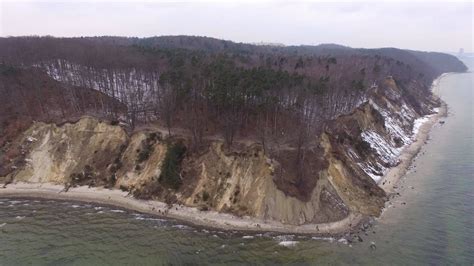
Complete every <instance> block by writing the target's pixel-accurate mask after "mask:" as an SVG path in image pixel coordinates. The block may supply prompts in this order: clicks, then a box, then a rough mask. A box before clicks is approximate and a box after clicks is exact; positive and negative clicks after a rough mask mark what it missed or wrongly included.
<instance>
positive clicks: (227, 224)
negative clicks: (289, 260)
mask: <svg viewBox="0 0 474 266" xmlns="http://www.w3.org/2000/svg"><path fill="white" fill-rule="evenodd" d="M127 194H128V193H127V192H123V191H120V190H117V189H104V188H88V187H76V188H70V189H69V191H68V192H64V186H62V185H54V184H47V183H46V184H33V183H15V184H10V185H8V186H7V187H6V188H3V189H0V197H32V198H46V199H55V200H73V201H82V202H93V203H99V204H108V205H114V206H118V207H122V208H125V209H131V210H135V211H139V212H143V213H149V214H153V215H158V216H161V217H165V218H171V219H176V220H181V221H184V222H187V223H191V224H193V225H197V226H202V227H209V228H215V229H221V230H226V231H229V230H236V231H251V232H279V233H292V234H313V235H337V234H342V233H344V232H346V231H347V230H348V229H349V228H350V227H353V226H355V225H357V224H358V223H359V222H360V221H361V220H362V219H363V218H364V217H363V216H362V215H360V214H350V215H349V216H348V217H346V218H345V219H343V220H340V221H337V222H331V223H322V224H305V225H301V226H296V225H288V224H282V223H279V222H276V221H263V220H259V219H256V218H252V217H237V216H234V215H231V214H225V213H218V212H215V211H199V210H198V209H197V208H192V207H185V206H178V205H173V206H172V207H171V208H169V207H168V206H167V205H166V204H165V203H163V202H158V201H146V200H138V199H135V198H132V197H131V196H127Z"/></svg>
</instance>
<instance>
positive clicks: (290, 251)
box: [0, 59, 474, 265]
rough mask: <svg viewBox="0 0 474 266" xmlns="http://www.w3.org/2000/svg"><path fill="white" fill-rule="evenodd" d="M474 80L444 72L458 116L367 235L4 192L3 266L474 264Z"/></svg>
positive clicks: (443, 90) (442, 128) (444, 92)
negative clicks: (268, 227)
mask: <svg viewBox="0 0 474 266" xmlns="http://www.w3.org/2000/svg"><path fill="white" fill-rule="evenodd" d="M465 60H466V63H467V64H468V65H469V66H470V67H471V69H472V67H473V64H472V62H473V61H472V59H470V60H471V61H469V60H468V59H465ZM473 83H474V79H473V74H472V73H463V74H453V75H449V76H447V77H445V78H444V79H442V81H441V83H440V92H439V94H440V95H441V97H442V99H443V100H444V101H446V102H447V103H448V105H449V116H448V118H446V119H443V120H444V121H445V123H444V124H437V125H436V126H435V127H434V129H433V131H432V132H431V134H430V140H429V141H428V143H427V145H425V146H424V147H423V149H422V151H421V152H420V155H419V156H418V157H417V158H416V160H415V162H414V164H413V166H412V168H411V170H410V171H409V173H408V174H407V175H406V176H405V177H404V178H403V180H402V181H401V183H400V184H399V187H400V191H399V193H400V197H396V198H395V199H393V201H392V202H391V205H390V206H388V208H387V209H386V211H385V213H384V215H383V216H382V218H381V219H379V220H377V221H376V222H375V224H374V226H373V227H372V228H371V229H370V230H368V231H367V233H366V234H361V237H362V239H363V242H358V241H357V242H354V243H352V244H344V243H341V242H339V241H338V239H319V238H312V237H311V236H304V237H302V236H293V235H276V234H263V235H260V234H257V235H255V234H248V235H246V234H242V233H238V232H234V233H232V232H219V231H212V230H206V229H202V228H194V227H191V226H187V225H183V224H182V223H179V222H176V221H168V220H163V219H159V218H158V217H153V216H148V215H144V214H140V213H136V212H133V211H129V210H122V209H118V208H115V207H111V206H102V205H96V204H85V203H77V202H61V201H49V200H36V199H8V198H0V265H65V264H66V265H122V264H131V265H161V264H283V263H289V264H331V265H338V264H369V265H387V264H395V265H419V264H430V265H446V264H451V265H473V263H474V176H473V173H474V151H473V141H474V139H473V124H474V123H473V122H474V121H473V119H474V118H473V117H474V113H473V108H472V105H473V102H474V101H473V91H474V84H473ZM372 242H373V243H374V244H375V249H374V248H373V247H371V243H372Z"/></svg>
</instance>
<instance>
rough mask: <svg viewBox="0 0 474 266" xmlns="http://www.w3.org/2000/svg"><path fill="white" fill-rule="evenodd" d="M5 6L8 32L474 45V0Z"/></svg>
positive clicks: (447, 47)
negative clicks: (465, 0) (450, 0)
mask: <svg viewBox="0 0 474 266" xmlns="http://www.w3.org/2000/svg"><path fill="white" fill-rule="evenodd" d="M0 1H2V0H0ZM0 9H1V11H0V23H1V24H0V35H1V36H10V35H11V36H18V35H53V36H97V35H120V36H138V37H146V36H156V35H200V36H210V37H216V38H221V39H227V40H232V41H237V42H261V41H263V42H277V43H284V44H319V43H338V44H343V45H348V46H352V47H367V48H371V47H387V46H391V47H399V48H409V49H417V50H430V51H457V50H458V49H459V48H461V47H463V48H464V49H465V51H466V52H472V50H473V47H472V45H473V40H472V39H473V33H472V31H473V4H472V2H457V3H442V2H433V3H427V2H414V3H410V2H400V3H393V2H392V3H376V2H372V3H370V2H369V3H347V2H346V3H322V2H313V3H309V2H282V1H278V2H271V1H270V2H268V1H266V2H259V3H252V2H244V3H229V2H227V3H222V2H221V3H218V2H180V3H176V2H174V3H172V2H168V3H163V2H162V3H158V2H152V1H148V2H142V3H137V2H135V3H131V2H123V1H122V2H113V1H106V2H90V1H89V2H83V3H79V2H57V1H55V2H48V1H36V2H25V1H20V2H9V1H6V2H5V1H4V2H2V3H0Z"/></svg>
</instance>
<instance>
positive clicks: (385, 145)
mask: <svg viewBox="0 0 474 266" xmlns="http://www.w3.org/2000/svg"><path fill="white" fill-rule="evenodd" d="M383 86H384V88H374V92H373V95H372V97H371V98H370V100H369V101H367V102H365V103H363V104H361V105H360V106H359V107H358V108H357V109H355V110H354V111H353V112H352V113H350V114H348V115H344V116H340V117H338V118H336V119H335V120H333V121H331V122H330V123H328V124H327V126H326V129H325V130H324V132H323V133H322V135H321V136H315V137H314V138H315V140H316V142H317V143H318V142H319V145H318V148H314V151H315V152H317V153H321V154H319V155H318V156H320V157H321V158H323V159H324V164H319V165H318V167H319V168H317V169H313V170H314V171H312V172H311V173H312V175H311V176H310V177H309V178H312V179H314V181H315V182H314V183H315V186H314V188H312V190H311V191H310V193H309V196H308V197H304V198H301V197H295V196H293V195H291V194H290V193H288V191H287V190H286V187H285V185H280V186H277V185H276V184H277V183H276V181H275V178H276V171H277V169H278V167H280V166H281V165H280V162H278V161H277V160H275V158H271V157H270V156H269V155H267V154H265V153H264V151H263V148H262V146H261V145H259V144H257V143H254V144H246V145H244V144H240V145H239V146H238V147H233V148H228V147H226V146H225V145H224V143H223V142H222V141H211V142H210V143H209V144H208V145H207V146H206V147H205V148H203V149H201V150H200V151H198V152H191V151H189V152H186V153H185V156H184V159H183V160H182V161H180V166H179V169H180V170H179V171H180V173H179V178H180V182H181V184H182V185H181V186H180V187H179V188H178V189H175V188H170V187H169V186H166V185H164V184H163V183H162V182H161V181H160V178H161V175H162V166H163V164H164V162H165V160H167V159H166V156H167V151H168V150H169V149H170V146H171V145H173V144H174V143H176V142H177V141H178V140H177V139H176V138H169V137H168V138H164V137H163V136H162V135H161V133H160V132H158V131H157V132H154V131H150V130H146V131H145V130H144V131H137V132H135V133H133V134H131V135H130V136H129V135H128V134H127V132H126V131H125V130H124V129H123V128H122V127H120V126H118V125H111V124H110V123H109V122H103V121H99V120H98V119H95V118H91V117H84V118H82V119H80V120H79V121H78V122H77V123H67V124H64V125H61V126H57V125H54V124H45V123H39V122H37V123H34V124H33V126H31V127H30V128H29V129H28V130H26V131H25V132H23V134H21V135H20V136H19V137H18V138H17V139H16V140H15V141H14V142H13V143H12V144H11V145H10V146H17V147H18V148H19V150H21V156H20V157H21V158H20V159H18V162H19V163H18V164H16V165H15V167H13V168H12V169H11V172H10V173H9V174H8V175H6V176H4V177H1V178H0V180H2V181H4V182H11V181H13V182H15V181H26V182H39V183H43V182H52V183H57V184H64V185H65V188H67V187H70V186H76V185H89V186H105V187H115V188H117V189H122V190H127V191H130V193H131V194H133V195H134V196H136V197H139V198H143V199H155V200H161V201H165V202H168V203H180V204H184V205H187V206H194V207H198V208H200V209H203V210H206V209H213V210H217V211H221V212H229V213H233V214H236V215H248V216H253V217H258V218H261V219H263V220H276V221H280V222H283V223H287V224H306V223H324V222H331V221H337V220H341V219H343V218H344V217H346V216H347V215H348V214H349V213H351V212H353V213H362V214H366V215H375V216H377V215H379V214H380V212H381V209H382V208H383V206H384V202H385V199H386V195H385V192H384V191H383V190H382V189H381V188H380V187H379V186H378V185H377V181H378V180H379V179H380V178H381V176H382V175H383V174H384V173H385V171H386V170H387V169H388V168H389V167H391V166H393V165H396V164H397V163H398V162H397V160H398V159H397V158H398V155H399V153H400V152H401V150H402V149H403V147H404V146H405V145H408V144H409V143H410V142H411V141H412V137H413V134H414V133H415V132H416V130H417V126H418V124H419V121H420V117H421V116H422V115H426V114H429V113H430V112H434V111H435V110H434V109H433V108H432V106H435V105H436V104H437V100H436V99H434V98H426V100H424V101H421V102H417V105H414V104H413V103H411V102H409V101H408V100H407V97H406V95H403V93H404V92H403V90H402V89H400V88H399V87H398V86H397V85H396V83H395V81H394V80H393V79H392V78H390V77H388V78H387V79H386V80H385V82H384V84H383ZM408 99H409V98H408ZM179 141H180V142H182V143H184V145H186V143H187V141H186V139H185V138H184V139H181V140H179Z"/></svg>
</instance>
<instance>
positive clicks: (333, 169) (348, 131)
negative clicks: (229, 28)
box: [0, 37, 465, 225]
mask: <svg viewBox="0 0 474 266" xmlns="http://www.w3.org/2000/svg"><path fill="white" fill-rule="evenodd" d="M180 38H181V37H180ZM178 39H179V38H178ZM183 40H188V39H187V38H184V39H183ZM175 41H176V39H173V38H171V39H168V38H164V39H159V40H156V39H150V40H148V39H143V40H141V39H138V40H136V39H130V40H124V39H121V38H118V39H114V38H99V39H85V40H77V39H54V38H53V39H48V38H46V39H41V38H40V39H34V41H33V43H34V42H38V43H42V44H43V45H44V46H38V47H61V48H62V49H61V50H58V51H56V50H54V51H51V52H47V53H46V52H45V51H44V50H38V49H39V48H38V47H36V46H30V44H28V45H26V44H24V45H26V46H25V47H26V48H27V49H30V51H31V52H32V53H33V54H34V55H35V56H33V57H31V58H22V56H21V55H19V54H18V55H19V56H18V57H12V56H11V55H13V54H15V53H17V52H18V51H16V50H17V49H16V47H13V46H12V43H16V42H19V43H22V42H23V40H22V39H19V40H18V39H2V40H0V46H3V47H4V48H6V50H5V51H10V52H12V53H11V54H4V53H3V54H2V52H0V57H2V60H5V61H6V62H8V64H10V65H7V64H3V65H2V68H1V69H0V70H1V73H0V85H1V86H0V93H1V94H2V95H3V96H5V97H3V98H0V99H2V100H0V101H3V102H5V105H3V106H2V105H0V108H3V109H0V110H2V116H0V122H1V128H0V140H2V142H0V148H1V150H0V162H1V165H0V181H1V182H4V183H6V184H8V183H10V182H18V181H25V182H34V183H45V182H48V183H55V184H60V185H64V188H65V190H67V189H69V188H71V187H75V186H83V185H86V186H94V187H95V186H101V187H102V186H103V187H107V188H116V189H121V190H124V191H128V192H129V193H130V194H131V195H132V196H134V197H136V198H138V199H144V200H150V199H151V200H158V201H163V202H166V203H169V204H172V203H178V204H183V205H186V206H191V207H197V208H199V209H201V210H203V211H206V210H215V211H218V212H225V213H232V214H235V215H238V216H251V217H255V218H258V219H260V220H263V221H278V222H281V223H283V224H290V225H302V224H320V223H328V222H334V221H340V220H342V219H344V218H346V217H349V216H350V215H354V214H357V215H359V214H362V215H366V216H377V215H379V214H380V213H381V210H382V208H383V206H384V203H385V201H386V199H387V195H386V192H385V191H384V190H383V189H381V188H380V186H379V185H380V184H379V183H378V182H379V181H380V180H381V178H382V176H383V175H384V174H385V173H386V172H387V170H388V169H389V168H390V167H393V166H395V165H397V164H398V163H399V159H398V158H399V155H400V153H401V152H402V150H403V148H404V147H406V146H407V145H409V144H410V143H412V142H413V137H414V135H415V134H416V132H417V130H418V127H419V125H420V124H421V122H422V121H423V119H424V117H425V116H426V115H430V114H433V113H436V112H437V107H439V105H440V101H439V100H438V99H436V97H434V96H433V95H432V93H431V91H430V85H431V83H432V81H433V79H434V78H435V77H436V76H437V75H439V74H441V72H444V71H464V69H465V66H464V65H462V63H459V62H458V60H457V59H455V58H454V57H451V56H446V55H443V54H429V53H422V52H415V51H404V50H399V49H392V48H390V49H374V50H362V49H351V48H348V47H342V46H336V45H323V46H320V47H273V48H269V47H261V46H258V47H257V46H252V45H242V44H229V43H227V42H222V43H216V42H215V40H213V39H199V38H197V39H193V41H190V42H189V43H185V44H183V43H182V42H178V43H180V45H184V46H183V47H181V46H180V45H177V44H176V43H175ZM206 42H211V44H212V45H210V46H206V47H208V49H210V50H207V49H204V50H203V49H201V48H200V47H201V46H202V45H203V43H206ZM118 43H120V45H118ZM72 44H74V45H72ZM160 45H162V46H160ZM221 45H222V46H221ZM188 46H189V47H192V48H189V47H188ZM19 47H20V46H19ZM90 47H95V49H97V50H93V49H92V50H91V49H89V50H90V51H89V50H88V49H87V48H90ZM170 47H174V48H170ZM213 47H214V48H213ZM229 47H230V48H229ZM71 48H77V49H78V50H81V51H83V52H84V53H85V54H86V55H87V56H82V57H81V56H79V55H81V53H78V52H77V51H76V50H74V52H73V50H71ZM169 49H171V50H169ZM181 49H184V51H183V50H181ZM295 50H296V51H298V53H299V54H296V55H295V54H294V51H295ZM15 51H16V52H15ZM91 51H96V52H97V51H99V52H100V53H98V54H97V57H94V54H93V52H91ZM222 53H224V54H222ZM101 59H103V60H101ZM442 62H444V63H446V64H445V65H442V66H440V64H441V63H442ZM35 96H36V97H35ZM5 99H9V100H10V101H9V102H11V103H17V104H7V101H5ZM18 103H21V104H18Z"/></svg>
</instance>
